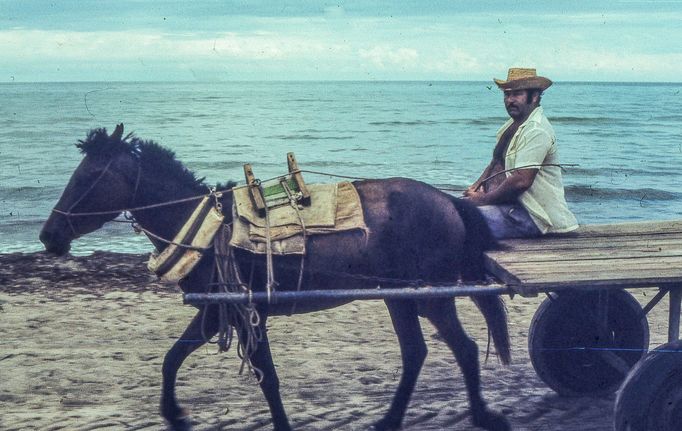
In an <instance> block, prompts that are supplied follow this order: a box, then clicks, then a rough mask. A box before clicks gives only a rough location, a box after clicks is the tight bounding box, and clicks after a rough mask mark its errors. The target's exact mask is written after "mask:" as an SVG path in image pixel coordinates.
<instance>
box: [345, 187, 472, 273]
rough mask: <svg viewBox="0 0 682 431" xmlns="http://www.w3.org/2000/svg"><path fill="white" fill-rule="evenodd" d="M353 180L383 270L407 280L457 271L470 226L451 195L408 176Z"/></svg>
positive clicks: (373, 249) (371, 241)
mask: <svg viewBox="0 0 682 431" xmlns="http://www.w3.org/2000/svg"><path fill="white" fill-rule="evenodd" d="M354 184H355V187H356V189H357V191H358V194H359V195H360V198H361V200H362V205H363V211H364V216H365V222H366V224H367V226H368V228H369V231H370V238H369V240H368V248H369V249H370V250H371V252H372V254H373V255H374V256H375V257H376V259H377V262H376V265H377V266H379V267H381V268H383V270H381V271H382V272H385V273H386V274H387V275H389V274H390V276H394V277H397V278H399V279H408V280H409V279H419V280H426V281H447V280H453V279H456V278H457V277H458V272H459V267H460V266H461V263H462V259H463V256H464V242H465V237H466V229H465V225H464V221H463V219H462V217H460V214H459V212H458V211H457V209H456V207H455V206H454V204H453V200H452V197H451V196H449V195H447V194H446V193H443V192H441V191H440V190H438V189H436V188H434V187H432V186H430V185H428V184H425V183H422V182H419V181H415V180H410V179H405V178H391V179H386V180H368V181H359V182H356V183H354Z"/></svg>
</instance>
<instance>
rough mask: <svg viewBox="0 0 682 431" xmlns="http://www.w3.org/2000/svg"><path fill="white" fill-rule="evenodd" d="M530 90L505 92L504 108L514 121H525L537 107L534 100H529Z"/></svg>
mask: <svg viewBox="0 0 682 431" xmlns="http://www.w3.org/2000/svg"><path fill="white" fill-rule="evenodd" d="M528 96H529V93H528V90H505V91H504V107H505V108H507V113H508V114H509V116H510V117H512V118H513V119H514V120H525V119H526V118H528V116H529V115H530V113H531V112H533V109H535V108H536V107H537V105H536V103H535V102H534V101H533V100H528Z"/></svg>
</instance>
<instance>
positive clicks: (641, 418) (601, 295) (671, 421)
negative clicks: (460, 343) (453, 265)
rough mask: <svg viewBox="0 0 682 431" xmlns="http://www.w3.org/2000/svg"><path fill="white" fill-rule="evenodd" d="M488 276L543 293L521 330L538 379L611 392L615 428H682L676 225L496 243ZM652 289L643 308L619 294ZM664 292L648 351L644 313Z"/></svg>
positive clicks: (680, 271) (563, 387) (680, 250)
mask: <svg viewBox="0 0 682 431" xmlns="http://www.w3.org/2000/svg"><path fill="white" fill-rule="evenodd" d="M502 244H503V245H504V247H505V249H504V250H496V251H491V252H488V253H487V254H486V267H487V269H488V271H489V272H490V273H491V274H492V275H493V276H494V277H495V278H497V279H499V280H500V281H501V282H503V283H504V284H505V285H506V286H508V287H509V288H510V289H511V290H512V291H513V292H515V293H517V294H519V295H523V296H535V295H538V294H541V293H542V294H546V295H547V299H546V300H545V301H544V302H543V303H542V304H541V305H540V307H539V308H538V310H537V311H536V313H535V315H534V317H533V320H532V322H531V327H530V330H529V332H528V351H529V354H530V359H531V362H532V364H533V367H534V368H535V370H536V372H537V373H538V375H539V376H540V378H541V379H542V380H543V381H544V382H545V383H547V384H548V385H549V386H550V387H551V388H552V389H554V390H555V391H556V392H558V393H560V394H563V395H587V394H602V393H609V392H612V391H614V390H616V389H618V388H619V387H620V391H619V393H618V397H617V400H616V411H615V421H616V424H615V425H616V430H631V431H635V430H647V431H649V430H670V431H672V430H682V341H680V340H679V338H680V337H679V330H680V303H681V301H682V221H666V222H645V223H626V224H609V225H593V226H584V227H581V228H580V229H579V231H577V232H576V233H574V234H570V235H562V236H548V237H544V238H541V239H533V240H508V241H503V242H502ZM643 287H655V288H658V293H657V294H656V295H655V296H654V297H653V298H652V299H651V300H650V301H649V303H648V304H646V305H645V306H644V307H642V306H641V305H640V303H639V302H638V301H637V300H636V299H635V298H634V297H633V296H632V295H630V293H628V292H627V291H626V290H624V289H634V288H643ZM665 295H669V319H668V343H667V344H664V345H663V346H660V347H659V348H657V349H656V350H654V351H652V352H651V353H648V354H647V351H648V348H649V326H648V323H647V319H646V315H647V313H648V312H649V311H650V310H651V309H652V308H653V307H654V306H655V305H656V304H658V303H659V302H660V301H661V299H662V298H663V297H664V296H665Z"/></svg>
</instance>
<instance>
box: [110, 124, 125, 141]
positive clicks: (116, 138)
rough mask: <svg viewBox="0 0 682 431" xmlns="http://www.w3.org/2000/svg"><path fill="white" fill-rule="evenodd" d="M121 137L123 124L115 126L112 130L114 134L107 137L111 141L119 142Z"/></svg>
mask: <svg viewBox="0 0 682 431" xmlns="http://www.w3.org/2000/svg"><path fill="white" fill-rule="evenodd" d="M122 136H123V123H121V124H117V125H116V129H115V130H114V133H112V134H111V136H109V139H111V140H112V141H120V140H121V137H122Z"/></svg>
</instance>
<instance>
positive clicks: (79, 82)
mask: <svg viewBox="0 0 682 431" xmlns="http://www.w3.org/2000/svg"><path fill="white" fill-rule="evenodd" d="M552 81H553V83H554V84H647V85H651V84H654V85H682V81H637V80H633V81H629V80H628V81H613V80H595V81H588V80H565V81H562V80H552ZM305 82H314V83H325V82H329V83H354V82H355V83H360V82H362V83H368V82H376V83H390V82H424V83H434V82H438V83H472V84H474V83H493V84H494V81H493V80H492V79H490V80H479V79H224V80H223V79H219V80H211V79H206V80H196V79H191V80H190V79H173V80H164V79H160V80H111V81H107V80H67V81H16V80H12V81H0V85H17V84H102V83H106V84H228V83H305Z"/></svg>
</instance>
